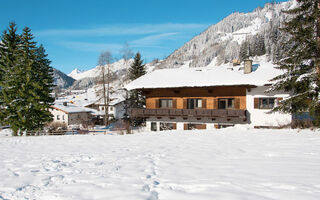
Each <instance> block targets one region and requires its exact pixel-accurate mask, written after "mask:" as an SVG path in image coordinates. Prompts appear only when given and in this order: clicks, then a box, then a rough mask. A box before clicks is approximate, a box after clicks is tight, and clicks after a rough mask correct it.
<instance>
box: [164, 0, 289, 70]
mask: <svg viewBox="0 0 320 200" xmlns="http://www.w3.org/2000/svg"><path fill="white" fill-rule="evenodd" d="M294 5H295V1H292V0H291V1H288V2H284V3H279V4H277V3H267V4H266V5H265V6H264V7H263V8H261V7H259V8H256V9H255V10H254V11H253V12H250V13H239V12H235V13H232V14H231V15H229V16H227V17H226V18H224V19H223V20H222V21H220V22H219V23H217V24H215V25H212V26H210V27H209V28H208V29H207V30H205V31H204V32H203V33H201V34H199V35H198V36H196V37H194V38H193V39H191V40H190V41H189V42H187V43H186V44H185V45H183V46H182V47H181V48H179V49H177V50H176V51H174V52H173V53H172V54H171V55H170V56H168V57H167V58H166V59H165V60H164V61H163V62H162V64H161V65H160V66H159V68H176V67H179V66H181V65H182V64H183V63H184V62H186V61H191V62H190V66H191V67H204V66H207V65H208V64H210V63H211V62H215V64H216V65H220V64H223V63H227V62H231V61H232V60H233V59H240V60H241V59H242V58H244V57H246V56H260V55H264V54H267V55H269V58H270V60H273V61H274V60H276V59H278V58H279V57H281V54H282V52H283V48H282V47H281V46H280V42H281V41H282V40H283V37H282V35H281V33H280V32H279V27H280V24H281V22H282V21H283V20H284V19H285V15H284V14H283V13H282V12H281V11H282V10H286V9H288V8H289V7H292V6H294Z"/></svg>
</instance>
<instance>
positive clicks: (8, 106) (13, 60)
mask: <svg viewBox="0 0 320 200" xmlns="http://www.w3.org/2000/svg"><path fill="white" fill-rule="evenodd" d="M7 32H8V33H7ZM14 38H16V39H14ZM33 39H34V37H33V35H32V34H31V30H30V29H29V28H25V29H24V30H23V33H22V35H18V34H17V33H16V26H15V24H14V23H11V24H10V26H9V29H8V31H5V32H4V33H3V35H2V37H1V45H0V55H1V57H0V69H1V74H0V86H1V88H2V90H1V94H0V103H1V108H2V109H1V111H0V117H1V121H2V123H5V124H8V125H10V126H11V128H12V130H13V132H14V135H18V134H19V133H20V134H22V132H23V131H37V130H40V129H42V128H43V127H44V125H45V123H47V122H49V121H51V120H52V116H51V114H50V112H49V107H50V105H51V104H52V103H53V101H54V99H53V98H52V97H51V96H50V93H51V91H52V88H53V86H54V85H53V70H52V68H51V67H50V61H49V60H48V59H47V58H46V56H47V55H46V54H45V51H44V48H43V46H40V47H37V46H36V42H35V41H34V40H33Z"/></svg>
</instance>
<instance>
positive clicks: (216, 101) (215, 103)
mask: <svg viewBox="0 0 320 200" xmlns="http://www.w3.org/2000/svg"><path fill="white" fill-rule="evenodd" d="M213 108H214V109H218V99H217V98H215V99H213Z"/></svg>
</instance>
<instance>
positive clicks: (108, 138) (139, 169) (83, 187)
mask: <svg viewBox="0 0 320 200" xmlns="http://www.w3.org/2000/svg"><path fill="white" fill-rule="evenodd" d="M319 197H320V133H319V132H313V131H301V132H297V131H296V130H246V129H244V128H243V129H239V128H237V129H235V128H229V129H221V130H217V131H187V132H174V131H173V132H161V133H143V134H134V135H125V136H121V135H78V136H38V137H4V136H1V137H0V199H41V200H42V199H44V200H49V199H55V200H56V199H77V200H80V199H87V200H91V199H101V200H102V199H103V200H109V199H117V200H118V199H123V200H135V199H145V200H146V199H150V200H153V199H168V200H179V199H182V200H188V199H192V200H194V199H195V200H202V199H210V200H211V199H215V200H217V199H228V200H238V199H246V200H251V199H252V200H271V199H279V200H286V199H290V200H294V199H302V200H308V199H314V200H319Z"/></svg>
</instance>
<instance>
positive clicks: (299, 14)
mask: <svg viewBox="0 0 320 200" xmlns="http://www.w3.org/2000/svg"><path fill="white" fill-rule="evenodd" d="M285 13H286V14H288V15H290V17H289V20H288V21H287V22H285V24H284V27H283V28H282V29H281V30H282V32H284V33H285V34H287V35H288V37H289V39H288V40H287V41H285V42H284V43H283V44H282V46H285V47H290V48H289V50H288V51H286V52H284V56H283V59H282V60H280V61H279V62H278V64H279V66H280V67H279V68H280V69H282V70H284V71H285V73H284V74H283V75H280V76H277V77H275V78H274V80H276V81H277V82H276V83H275V84H274V85H273V87H272V90H287V91H291V92H292V93H293V95H292V97H290V98H288V99H286V100H284V101H283V102H282V103H281V105H279V106H277V107H276V108H275V109H274V111H278V110H280V111H284V112H289V113H292V114H297V113H300V112H306V111H308V112H310V114H311V115H313V116H314V117H316V118H317V120H316V121H317V123H318V124H320V105H319V104H320V103H319V94H320V81H319V79H320V77H319V73H320V72H319V64H320V47H319V42H320V41H319V34H320V26H319V19H320V9H319V1H318V0H317V1H316V0H300V1H299V5H298V6H297V7H296V8H293V9H291V10H288V11H285Z"/></svg>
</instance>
